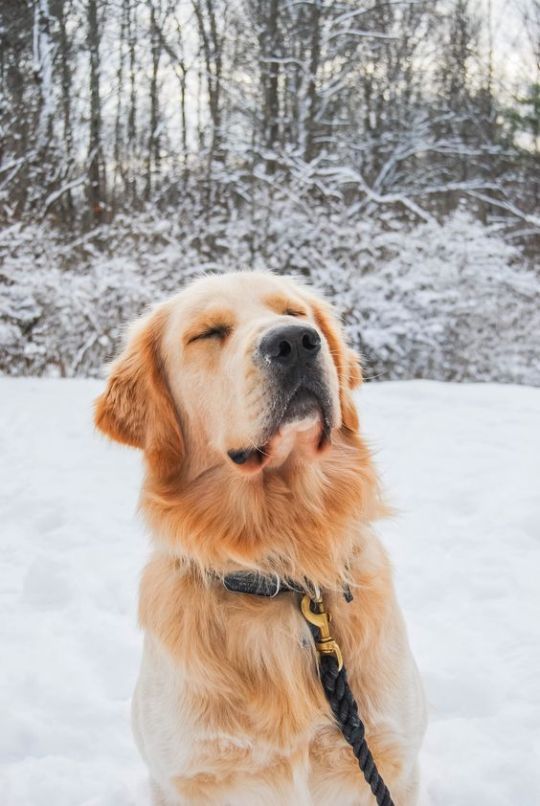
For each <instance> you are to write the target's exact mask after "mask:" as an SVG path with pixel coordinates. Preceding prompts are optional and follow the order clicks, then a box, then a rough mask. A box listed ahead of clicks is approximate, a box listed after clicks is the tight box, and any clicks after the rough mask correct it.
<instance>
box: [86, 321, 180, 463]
mask: <svg viewBox="0 0 540 806" xmlns="http://www.w3.org/2000/svg"><path fill="white" fill-rule="evenodd" d="M165 315H166V312H165V310H164V309H163V308H158V309H156V310H155V311H154V312H153V313H151V314H149V315H148V316H146V317H144V318H143V319H141V320H139V321H138V322H137V323H136V324H135V325H134V327H133V328H132V330H131V333H130V336H129V338H128V340H127V344H126V346H125V348H124V350H123V352H122V353H121V354H120V356H119V357H118V358H117V359H116V360H115V361H114V362H113V364H112V365H111V369H110V373H109V378H108V380H107V386H106V389H105V391H104V392H103V394H102V395H100V396H99V397H98V398H97V400H96V402H95V414H94V421H95V424H96V426H97V427H98V428H99V429H100V431H102V432H103V433H104V434H106V435H107V436H108V437H110V438H111V439H114V440H116V441H117V442H121V443H123V444H124V445H131V446H132V447H134V448H140V449H141V450H143V451H144V452H145V454H146V457H147V459H148V460H149V461H151V462H152V463H153V464H156V463H157V464H158V465H159V466H160V467H161V469H162V470H163V471H165V472H167V471H168V470H169V469H170V465H171V462H172V463H173V467H178V462H179V459H180V456H181V449H182V437H181V432H180V426H179V422H178V417H177V414H176V410H175V406H174V403H173V400H172V397H171V393H170V391H169V389H168V386H167V381H166V376H165V369H164V366H163V360H162V358H161V351H160V343H161V334H162V332H163V325H164V320H165Z"/></svg>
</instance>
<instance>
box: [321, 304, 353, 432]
mask: <svg viewBox="0 0 540 806" xmlns="http://www.w3.org/2000/svg"><path fill="white" fill-rule="evenodd" d="M310 302H311V306H312V308H313V311H314V315H315V321H316V322H317V325H318V327H319V328H320V329H321V330H322V332H323V334H324V337H325V339H326V341H327V342H328V346H329V347H330V352H331V354H332V358H333V361H334V364H335V365H336V370H337V374H338V379H339V397H340V402H341V418H342V422H343V426H344V427H345V428H346V429H348V430H349V431H357V430H358V414H357V412H356V406H355V404H354V400H353V398H352V395H351V390H352V389H356V388H357V387H358V386H360V384H361V383H362V369H361V367H360V361H359V359H358V356H357V355H356V353H355V352H354V351H353V350H351V348H350V347H347V345H346V344H345V341H344V338H343V335H342V332H341V327H340V325H339V322H338V321H337V318H336V316H335V314H334V312H333V310H332V308H331V307H330V305H328V304H327V303H325V302H322V301H321V300H320V299H316V298H313V297H312V298H311V299H310Z"/></svg>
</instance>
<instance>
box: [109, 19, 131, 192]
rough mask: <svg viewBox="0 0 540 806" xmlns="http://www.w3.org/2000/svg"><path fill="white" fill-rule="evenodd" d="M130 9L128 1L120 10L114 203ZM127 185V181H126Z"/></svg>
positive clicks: (120, 166) (120, 159) (120, 158)
mask: <svg viewBox="0 0 540 806" xmlns="http://www.w3.org/2000/svg"><path fill="white" fill-rule="evenodd" d="M128 13H129V9H128V8H127V7H126V3H122V8H121V10H120V15H121V17H120V39H119V43H118V69H117V71H116V83H117V87H116V117H115V121H114V149H113V162H114V174H113V182H112V191H111V199H112V203H114V202H116V201H117V184H118V177H119V176H121V177H124V174H125V172H124V167H123V157H124V155H123V139H124V138H123V126H122V123H123V117H124V104H123V100H124V45H125V42H126V29H127V14H128ZM124 185H125V182H124Z"/></svg>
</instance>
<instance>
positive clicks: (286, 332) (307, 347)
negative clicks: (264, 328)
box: [259, 325, 321, 368]
mask: <svg viewBox="0 0 540 806" xmlns="http://www.w3.org/2000/svg"><path fill="white" fill-rule="evenodd" d="M320 349H321V337H320V336H319V334H318V333H317V331H316V330H315V329H314V328H312V327H306V326H301V325H287V327H276V328H274V330H270V331H269V332H268V333H267V334H266V335H265V336H263V338H262V340H261V343H260V346H259V351H260V354H261V356H262V357H263V358H264V360H265V361H268V363H270V364H272V365H273V366H280V367H283V368H289V367H301V366H306V365H307V364H309V363H310V362H311V361H313V360H314V359H315V358H316V356H317V354H318V352H319V350H320Z"/></svg>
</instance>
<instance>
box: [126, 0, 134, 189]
mask: <svg viewBox="0 0 540 806" xmlns="http://www.w3.org/2000/svg"><path fill="white" fill-rule="evenodd" d="M135 3H136V0H135V1H134V0H124V4H125V8H126V25H127V41H128V51H129V113H128V119H127V142H128V166H127V173H128V176H127V182H128V185H129V187H128V188H126V189H127V190H128V192H129V191H130V196H131V202H132V204H135V203H136V201H137V179H136V176H137V165H136V158H137V62H136V52H135V45H136V41H137V33H136V32H137V6H136V4H135Z"/></svg>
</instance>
